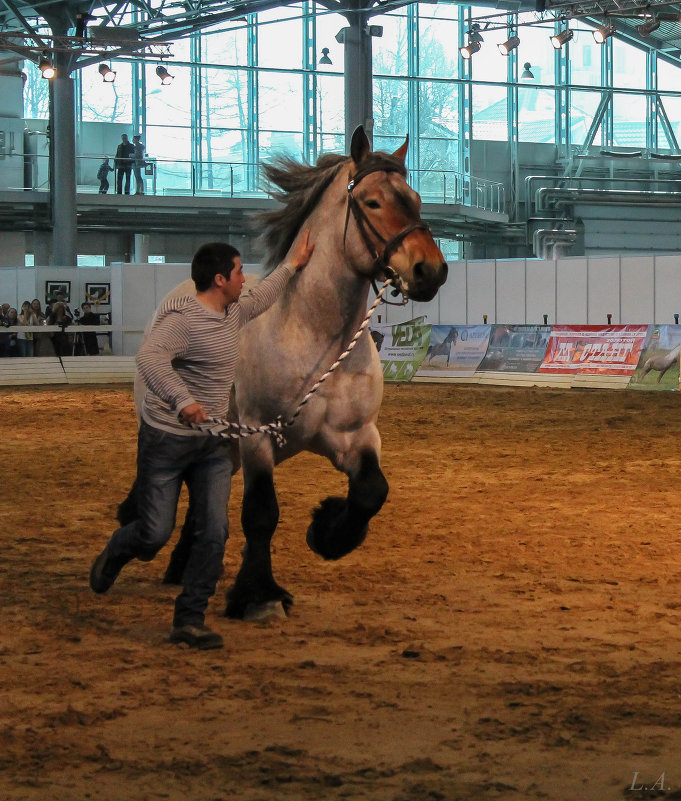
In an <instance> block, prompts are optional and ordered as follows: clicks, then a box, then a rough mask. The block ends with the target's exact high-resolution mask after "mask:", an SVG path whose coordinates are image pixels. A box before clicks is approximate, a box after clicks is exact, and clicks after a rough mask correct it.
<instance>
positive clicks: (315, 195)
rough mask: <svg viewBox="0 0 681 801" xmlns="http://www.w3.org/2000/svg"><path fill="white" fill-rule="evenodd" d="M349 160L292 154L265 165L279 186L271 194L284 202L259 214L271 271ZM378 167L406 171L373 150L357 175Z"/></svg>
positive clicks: (390, 158) (270, 176) (402, 166)
mask: <svg viewBox="0 0 681 801" xmlns="http://www.w3.org/2000/svg"><path fill="white" fill-rule="evenodd" d="M348 160H349V157H348V156H341V155H339V154H337V153H326V154H324V155H323V156H320V157H319V159H318V160H317V163H316V164H315V165H314V166H313V165H310V164H301V163H300V162H298V161H295V159H292V158H290V157H289V156H282V157H281V158H277V159H275V160H274V161H271V162H269V163H266V164H264V165H263V169H264V171H265V176H266V177H267V180H268V181H269V183H270V184H272V185H273V186H276V187H279V190H280V191H275V192H273V193H272V197H274V199H275V200H278V201H279V202H280V203H282V204H283V208H281V209H277V210H276V211H270V212H265V213H264V214H262V215H259V221H260V223H261V225H262V226H263V228H264V232H263V234H262V236H261V241H262V243H263V245H264V247H265V267H266V268H267V270H268V271H269V270H272V269H273V268H274V267H275V266H276V265H277V264H279V262H281V261H282V260H283V258H284V256H286V254H287V252H288V250H289V248H290V247H291V244H292V243H293V240H294V239H295V238H296V234H297V233H298V231H299V230H300V228H301V226H302V225H303V223H304V222H305V220H306V219H307V218H308V217H309V216H310V214H311V213H312V210H313V209H314V208H315V207H316V206H317V204H318V203H319V201H320V199H321V196H322V195H323V194H324V192H325V191H326V189H327V187H328V186H329V184H330V183H331V182H332V181H333V179H334V178H335V177H336V174H337V173H338V170H339V169H340V168H341V165H342V164H344V163H346V162H347V161H348ZM377 169H384V170H385V171H386V172H399V173H400V174H401V175H406V169H405V167H404V165H403V164H402V162H401V161H400V160H399V159H397V158H395V157H393V156H392V155H390V154H389V153H383V152H381V151H377V152H376V153H372V154H371V155H370V156H368V157H367V158H366V159H365V160H364V161H363V162H362V167H361V169H360V171H359V173H358V175H359V174H363V173H364V172H365V170H366V172H371V171H374V170H377Z"/></svg>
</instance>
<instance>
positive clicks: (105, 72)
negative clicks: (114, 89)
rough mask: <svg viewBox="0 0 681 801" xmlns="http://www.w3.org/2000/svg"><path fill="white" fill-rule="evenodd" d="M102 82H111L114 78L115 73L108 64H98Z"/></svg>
mask: <svg viewBox="0 0 681 801" xmlns="http://www.w3.org/2000/svg"><path fill="white" fill-rule="evenodd" d="M97 69H98V70H99V74H100V75H101V76H102V80H103V81H104V83H113V82H114V81H115V80H116V73H115V72H114V71H113V70H112V69H111V67H110V66H109V65H108V64H100V65H99V67H97Z"/></svg>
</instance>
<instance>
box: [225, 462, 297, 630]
mask: <svg viewBox="0 0 681 801" xmlns="http://www.w3.org/2000/svg"><path fill="white" fill-rule="evenodd" d="M244 480H245V487H244V500H243V506H242V509H241V524H242V526H243V530H244V535H245V537H246V545H245V546H244V549H243V552H242V561H241V568H240V569H239V572H238V574H237V577H236V580H235V582H234V585H233V586H232V588H231V589H230V590H229V591H228V593H227V608H226V610H225V615H227V617H231V618H239V619H244V618H247V619H253V618H257V617H261V616H263V615H264V614H267V613H268V612H271V611H273V610H275V609H278V611H279V613H281V609H282V607H283V610H284V612H288V610H289V608H290V606H291V605H292V604H293V596H292V595H291V594H290V593H288V592H287V591H286V590H285V589H284V588H283V587H280V586H279V585H278V584H277V582H276V581H275V580H274V576H273V575H272V557H271V554H270V542H271V540H272V535H273V534H274V532H275V529H276V528H277V523H278V522H279V504H278V503H277V496H276V494H275V491H274V480H273V477H272V471H271V470H266V471H262V472H260V473H258V474H256V475H255V476H254V477H252V478H251V477H248V478H247V477H246V475H245V473H244Z"/></svg>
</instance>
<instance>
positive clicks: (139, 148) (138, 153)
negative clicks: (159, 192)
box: [132, 134, 145, 195]
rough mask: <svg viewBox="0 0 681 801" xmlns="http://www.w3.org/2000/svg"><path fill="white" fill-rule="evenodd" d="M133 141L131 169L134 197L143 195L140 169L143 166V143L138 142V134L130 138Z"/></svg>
mask: <svg viewBox="0 0 681 801" xmlns="http://www.w3.org/2000/svg"><path fill="white" fill-rule="evenodd" d="M132 141H133V145H132V146H133V148H134V152H133V157H132V169H133V172H134V173H135V194H136V195H143V194H144V178H142V167H144V166H145V163H144V142H140V137H139V134H136V135H135V136H133V137H132Z"/></svg>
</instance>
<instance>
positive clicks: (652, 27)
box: [636, 17, 660, 37]
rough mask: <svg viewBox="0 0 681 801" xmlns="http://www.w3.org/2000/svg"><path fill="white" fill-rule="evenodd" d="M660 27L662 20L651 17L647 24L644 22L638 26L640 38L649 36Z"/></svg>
mask: <svg viewBox="0 0 681 801" xmlns="http://www.w3.org/2000/svg"><path fill="white" fill-rule="evenodd" d="M659 27H660V20H659V19H658V18H657V17H650V19H647V20H646V21H645V22H642V23H641V24H640V25H637V26H636V30H637V31H638V34H639V36H643V37H646V36H649V35H650V34H651V33H652V32H653V31H656V30H657V29H658V28H659Z"/></svg>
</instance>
